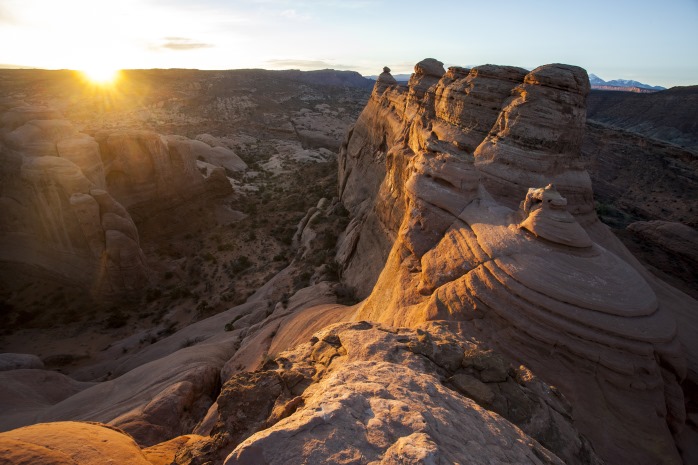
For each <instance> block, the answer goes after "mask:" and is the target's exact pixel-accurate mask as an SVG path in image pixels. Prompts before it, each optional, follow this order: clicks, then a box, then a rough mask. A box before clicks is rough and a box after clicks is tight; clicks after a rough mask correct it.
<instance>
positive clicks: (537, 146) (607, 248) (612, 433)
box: [338, 59, 696, 464]
mask: <svg viewBox="0 0 698 465" xmlns="http://www.w3.org/2000/svg"><path fill="white" fill-rule="evenodd" d="M438 66H439V62H437V61H436V60H431V59H429V60H425V61H423V62H420V63H419V64H418V65H417V66H416V67H415V74H414V75H413V76H412V78H411V80H410V84H409V86H408V87H401V86H399V85H396V84H391V83H390V81H389V79H387V78H384V79H383V80H382V81H380V82H377V83H376V86H375V88H374V91H373V94H372V96H371V99H370V101H369V103H368V104H367V106H366V108H365V110H364V112H363V113H362V114H361V116H360V117H359V119H358V120H357V122H356V124H355V126H354V127H353V128H352V130H351V131H350V132H349V133H348V136H347V139H346V141H345V143H344V145H343V148H342V152H341V154H340V194H341V198H342V201H343V202H344V204H345V206H346V207H347V208H348V209H349V210H350V211H351V212H352V213H354V215H355V218H354V220H353V221H352V224H350V226H349V228H348V230H347V232H346V234H345V236H344V238H343V242H342V243H341V244H340V247H339V249H338V250H339V254H338V259H339V260H340V261H342V262H343V265H344V277H345V279H346V280H347V281H348V282H349V283H351V284H352V285H354V286H356V287H357V289H358V290H359V292H360V293H361V294H363V295H364V296H368V298H367V299H366V300H365V301H364V303H363V304H362V305H361V307H360V309H359V311H358V314H357V317H356V318H358V319H366V320H372V321H380V322H382V323H386V324H390V325H395V326H414V325H418V324H420V323H421V322H424V321H427V320H441V319H446V320H460V321H464V322H465V323H464V324H465V326H466V327H468V328H469V331H471V333H472V334H473V335H474V336H475V337H477V338H478V339H481V340H483V341H486V342H487V343H488V344H491V345H493V346H497V347H498V348H500V349H501V350H502V351H504V352H506V353H508V354H509V355H511V356H512V357H514V358H516V359H518V360H520V361H522V362H523V363H525V364H527V365H528V366H530V367H531V368H532V369H533V371H534V372H536V373H537V374H538V375H540V376H541V377H542V378H544V379H545V380H546V381H547V382H550V383H552V384H555V385H557V386H558V387H559V388H560V389H561V391H562V392H563V393H564V394H565V395H566V396H567V397H568V398H569V399H571V401H572V404H573V406H574V411H573V416H574V419H575V425H576V426H577V427H578V428H579V429H580V431H582V432H583V433H584V434H586V435H587V436H588V437H589V438H590V439H591V440H592V443H593V445H594V448H595V449H596V451H597V452H599V454H600V455H601V456H602V457H603V458H604V459H606V460H607V461H608V462H609V463H621V462H632V463H647V464H649V463H657V462H663V463H680V458H679V455H678V452H677V449H676V446H675V445H674V440H673V437H672V434H676V433H677V432H679V431H680V430H681V428H682V425H683V422H684V419H685V409H684V405H683V394H682V391H681V388H680V387H679V382H680V381H681V380H682V379H683V378H684V377H685V376H686V373H687V370H686V358H685V356H684V354H683V353H682V349H681V344H680V341H679V338H678V336H677V327H676V322H675V319H674V316H673V315H672V311H676V310H677V309H682V310H681V311H683V310H687V309H690V308H695V305H696V303H695V302H694V301H692V300H691V299H690V298H687V297H686V296H685V295H678V294H677V293H676V292H675V291H673V290H671V289H670V288H668V286H666V285H665V284H663V283H661V282H659V281H657V280H656V279H655V278H652V277H651V276H650V275H649V274H648V273H647V271H646V270H644V269H643V268H642V267H641V265H639V263H638V262H637V261H636V260H634V258H633V257H632V256H631V255H630V254H629V253H628V251H627V250H626V249H625V248H624V247H623V246H622V245H621V244H620V243H619V242H618V241H617V240H616V239H615V238H614V237H613V236H612V234H611V233H610V231H609V230H608V229H607V228H606V227H605V226H604V225H602V224H601V223H600V222H599V221H598V219H597V217H596V214H595V213H594V208H593V207H594V204H593V192H592V190H591V183H590V180H589V176H588V174H587V173H586V171H584V167H583V166H582V164H581V162H580V161H579V150H580V145H581V139H582V134H583V128H584V121H585V109H584V105H585V103H584V101H585V97H586V95H587V93H588V92H589V85H588V79H587V75H586V72H585V71H584V70H583V69H581V68H578V67H575V66H569V65H560V64H553V65H545V66H541V67H539V68H537V69H535V70H533V71H531V72H527V71H525V70H523V69H520V68H514V67H504V66H494V65H484V66H478V67H475V68H473V69H470V70H468V69H465V68H450V69H449V70H448V71H445V72H443V73H442V75H441V76H440V77H439V76H437V75H438V74H439V73H441V71H440V70H439V67H438ZM549 184H553V185H552V186H549ZM546 186H547V187H546ZM377 270H378V271H377ZM374 283H375V286H373V284H374ZM692 357H693V356H692V355H691V354H689V361H690V362H691V365H689V368H690V370H689V372H688V373H689V376H695V373H696V367H695V366H692V360H694V358H692ZM647 412H652V414H651V415H650V414H648V413H647Z"/></svg>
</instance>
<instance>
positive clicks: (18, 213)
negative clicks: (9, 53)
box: [0, 107, 148, 295]
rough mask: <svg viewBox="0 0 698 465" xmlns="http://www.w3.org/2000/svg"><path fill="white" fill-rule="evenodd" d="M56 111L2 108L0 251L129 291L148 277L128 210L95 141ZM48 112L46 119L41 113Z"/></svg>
mask: <svg viewBox="0 0 698 465" xmlns="http://www.w3.org/2000/svg"><path fill="white" fill-rule="evenodd" d="M57 116H58V115H57V114H56V113H55V111H52V110H49V109H45V108H40V107H19V108H16V109H13V110H10V111H8V112H6V113H5V114H4V115H3V122H4V123H5V126H4V127H3V128H2V130H1V134H0V136H1V139H2V142H3V144H2V148H1V150H2V152H1V153H2V157H1V158H2V169H1V170H0V171H2V177H3V183H2V188H1V189H2V191H1V192H0V203H2V205H3V213H2V222H1V223H0V234H2V236H3V237H2V240H1V241H0V244H2V245H1V246H0V254H2V258H3V260H5V261H8V262H17V263H23V264H28V265H31V266H33V267H36V268H39V269H41V270H45V272H48V273H50V274H52V275H57V276H59V277H60V278H62V279H66V280H68V281H69V282H77V283H80V284H82V285H84V286H85V287H87V288H88V289H91V290H92V291H93V292H95V293H97V294H112V295H113V294H124V293H129V292H131V291H134V290H137V289H140V288H141V287H142V286H144V285H146V284H147V282H148V278H147V275H148V270H147V265H146V263H145V257H144V256H143V252H142V251H141V249H140V246H139V239H138V230H137V228H136V225H135V224H134V222H133V220H132V218H131V215H130V214H129V213H128V212H127V211H126V209H125V208H124V207H123V206H122V204H120V203H119V202H118V201H116V200H115V199H114V198H113V197H112V196H111V195H110V194H109V193H108V192H107V191H106V190H105V188H106V187H107V183H106V181H105V170H104V165H103V162H102V159H101V157H100V150H99V146H98V145H97V142H95V140H94V139H93V138H92V137H89V136H87V135H85V134H81V133H79V132H78V131H77V130H76V129H75V128H74V127H73V125H72V124H71V123H70V122H69V121H66V120H62V119H48V118H56V117H57ZM36 118H45V119H36Z"/></svg>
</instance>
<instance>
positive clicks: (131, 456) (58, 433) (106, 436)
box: [0, 422, 151, 465]
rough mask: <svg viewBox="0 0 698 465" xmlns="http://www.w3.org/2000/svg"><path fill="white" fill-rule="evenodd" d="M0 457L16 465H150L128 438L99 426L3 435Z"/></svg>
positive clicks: (64, 425) (61, 425)
mask: <svg viewBox="0 0 698 465" xmlns="http://www.w3.org/2000/svg"><path fill="white" fill-rule="evenodd" d="M0 457H1V458H0V460H1V461H2V463H5V464H13V465H19V464H29V463H34V464H39V463H40V464H51V465H73V464H80V465H97V464H103V463H105V462H106V463H124V464H125V463H128V464H132V465H151V463H150V462H149V461H148V460H146V458H145V456H144V455H143V453H142V452H141V450H140V448H139V447H138V445H137V444H136V443H135V442H134V441H133V439H131V438H130V437H129V436H128V435H126V434H124V433H123V432H122V431H119V430H118V429H116V428H113V427H109V426H106V425H100V424H97V423H77V422H56V423H43V424H38V425H32V426H27V427H25V428H20V429H16V430H13V431H8V432H5V433H0Z"/></svg>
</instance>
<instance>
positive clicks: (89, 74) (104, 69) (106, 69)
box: [81, 65, 120, 85]
mask: <svg viewBox="0 0 698 465" xmlns="http://www.w3.org/2000/svg"><path fill="white" fill-rule="evenodd" d="M119 71H120V70H118V69H116V68H113V67H110V66H104V65H94V66H88V67H85V68H83V69H82V70H81V72H82V74H83V75H84V76H85V78H87V80H89V81H90V82H92V83H93V84H97V85H110V84H113V83H114V82H116V81H117V80H118V78H119V74H120V73H119Z"/></svg>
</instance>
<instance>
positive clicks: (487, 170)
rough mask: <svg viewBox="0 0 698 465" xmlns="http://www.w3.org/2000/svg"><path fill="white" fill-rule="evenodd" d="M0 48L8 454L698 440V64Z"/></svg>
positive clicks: (329, 452) (685, 458)
mask: <svg viewBox="0 0 698 465" xmlns="http://www.w3.org/2000/svg"><path fill="white" fill-rule="evenodd" d="M3 72H4V73H8V79H6V80H5V81H4V84H3V85H4V86H5V87H4V89H3V91H4V92H5V95H7V98H5V99H4V100H3V101H2V102H0V110H2V116H1V119H0V122H1V123H2V129H1V130H0V139H1V140H2V146H1V151H0V155H1V163H2V165H1V166H0V176H2V184H0V185H1V186H2V188H1V190H0V203H2V206H3V208H2V221H1V222H0V262H1V263H2V269H0V272H1V273H2V276H3V277H4V278H3V282H4V283H5V284H3V287H2V289H1V290H2V296H3V322H4V323H5V328H6V330H5V332H4V333H3V335H2V341H1V342H0V348H1V349H2V351H3V352H5V353H2V354H0V378H1V379H2V383H0V386H1V387H0V389H1V390H2V394H1V395H0V399H1V402H2V406H1V407H2V408H1V409H0V410H1V411H2V412H3V413H2V414H0V429H1V430H2V431H4V432H2V433H0V450H1V451H2V456H3V460H6V461H7V463H12V464H15V463H17V464H18V463H27V462H32V463H66V464H67V463H80V464H82V463H85V464H87V463H97V462H100V463H102V462H104V460H105V458H107V459H109V460H113V461H118V462H120V463H144V464H148V463H151V464H171V463H177V464H206V463H221V464H223V463H224V464H229V465H232V464H253V463H254V464H270V465H271V464H282V463H347V464H348V463H357V464H358V463H372V464H378V463H381V464H397V463H465V462H467V463H523V462H526V463H546V464H547V463H555V464H557V463H567V464H601V463H637V464H652V463H673V464H680V463H694V462H695V460H696V459H698V451H697V450H696V447H695V444H696V443H698V423H697V421H698V420H697V417H696V412H697V410H696V393H698V390H697V389H696V386H698V343H697V342H696V338H695V335H696V334H698V313H697V311H698V303H697V302H696V300H695V298H696V297H697V296H696V287H695V286H696V282H698V280H697V279H696V276H695V269H696V267H695V264H696V263H697V262H698V257H696V256H695V250H696V248H695V245H696V244H698V240H697V239H696V236H697V234H696V231H695V228H696V224H697V223H696V220H695V214H696V212H698V205H696V202H697V201H698V200H697V199H698V197H697V196H696V193H697V192H698V178H697V177H696V173H697V172H698V169H697V167H696V163H697V161H696V160H697V158H696V152H695V146H694V144H693V138H694V137H695V134H696V132H695V128H693V127H691V126H690V124H688V123H686V120H688V121H689V122H690V121H695V119H693V120H691V119H690V118H679V119H676V118H674V119H672V117H670V116H665V115H666V114H667V112H666V111H660V110H659V109H657V108H659V107H660V105H658V104H657V102H659V101H661V102H665V101H667V102H671V101H673V99H674V98H675V97H674V94H678V93H682V92H683V93H690V94H691V95H693V94H692V92H693V91H694V90H691V89H688V90H686V89H670V90H667V91H663V92H659V93H656V94H637V95H635V94H632V95H630V94H628V95H623V96H617V95H620V94H621V93H618V92H615V93H603V92H599V91H591V90H590V86H589V78H588V76H587V73H586V71H585V70H583V69H582V68H579V67H576V66H572V65H564V64H549V65H543V66H540V67H538V68H536V69H534V70H525V69H522V68H518V67H512V66H500V65H481V66H476V67H473V68H462V67H451V68H448V69H445V68H444V67H443V63H441V62H440V61H438V60H436V59H433V58H428V59H425V60H423V61H421V62H419V63H418V64H417V65H416V66H415V72H414V73H413V74H412V75H411V77H410V79H409V82H408V83H407V84H406V85H403V84H400V83H399V82H398V81H396V80H395V79H394V78H393V77H392V75H391V73H390V69H389V68H387V67H386V68H385V69H384V71H383V73H382V74H381V75H379V76H378V78H377V80H376V81H375V84H373V83H371V84H372V85H373V86H372V87H371V84H369V85H368V86H367V85H366V80H363V78H361V77H360V76H359V75H358V74H356V73H350V72H330V71H323V72H313V73H301V72H292V71H289V72H271V71H263V70H243V71H230V72H198V71H189V70H171V71H167V70H151V71H130V72H126V76H125V77H124V79H123V83H122V84H121V90H120V92H118V93H116V94H115V95H114V96H108V95H105V94H103V93H100V92H101V91H99V90H98V89H91V90H90V92H87V91H86V90H85V87H84V84H80V81H79V79H76V78H75V77H74V76H73V75H71V74H70V73H69V72H42V71H34V70H7V71H3ZM156 83H157V84H159V85H155V84H156ZM611 94H612V95H611ZM663 95H666V96H668V97H666V98H667V99H668V100H662V99H663V98H664V97H663ZM643 99H644V100H643ZM649 99H652V100H649ZM667 105H671V104H670V103H667ZM637 108H647V110H646V111H644V112H639V111H636V109H637ZM679 108H681V109H682V110H681V112H682V113H683V114H685V115H689V114H690V112H691V111H693V112H695V110H691V106H690V105H689V104H687V105H686V106H679ZM624 114H627V115H634V116H632V117H630V116H628V117H627V118H624V117H623V116H622V115H624ZM651 121H654V124H650V122H651ZM687 124H688V125H687ZM672 128H673V129H672ZM694 207H696V208H694ZM602 220H603V222H602ZM612 228H613V229H612ZM243 257H244V258H243ZM277 257H278V258H277ZM647 263H650V264H651V267H648V266H647V265H646V264H647ZM56 283H61V284H60V286H61V288H59V289H57V288H56V286H57V284H56ZM30 302H32V303H30ZM95 304H97V307H98V309H97V310H95V312H96V313H95V314H93V315H92V316H90V315H88V314H87V310H86V309H87V308H88V307H91V306H93V305H95ZM100 305H101V306H100ZM62 307H65V308H70V309H71V310H72V312H73V314H71V315H69V316H66V315H61V314H60V313H59V310H60V309H61V308H62ZM30 309H31V310H30ZM75 313H77V315H75ZM47 315H48V316H47ZM56 315H61V316H60V318H63V319H64V320H65V321H63V322H58V323H56V322H54V321H52V318H55V316H56ZM95 334H98V337H97V338H96V340H93V339H90V338H92V337H94V335H95ZM42 335H44V336H42ZM45 335H48V339H52V340H50V341H44V340H42V337H46V336H45ZM30 340H31V341H32V342H33V344H34V346H35V349H34V350H35V351H36V350H37V349H36V347H40V350H41V353H36V354H33V355H31V352H30V350H29V346H30V345H32V344H29V343H28V341H30ZM59 340H60V341H59ZM83 352H84V355H83V354H82V353H83ZM61 357H62V358H61ZM105 442H106V443H108V444H109V446H110V447H109V448H108V449H107V448H105V446H104V445H103V444H104V443H105Z"/></svg>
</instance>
